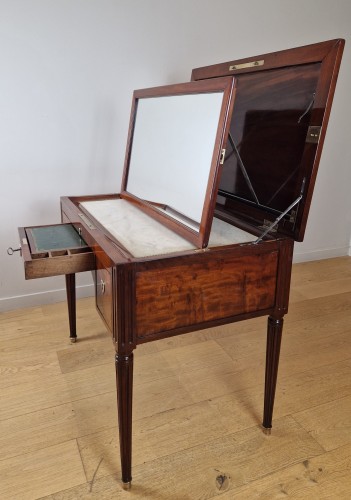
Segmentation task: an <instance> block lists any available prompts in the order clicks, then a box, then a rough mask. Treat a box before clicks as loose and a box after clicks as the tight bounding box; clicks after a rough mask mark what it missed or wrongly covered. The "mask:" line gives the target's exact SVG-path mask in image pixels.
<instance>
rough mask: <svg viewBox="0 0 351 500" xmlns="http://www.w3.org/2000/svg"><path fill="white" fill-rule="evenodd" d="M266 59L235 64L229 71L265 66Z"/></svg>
mask: <svg viewBox="0 0 351 500" xmlns="http://www.w3.org/2000/svg"><path fill="white" fill-rule="evenodd" d="M263 65H264V59H261V60H260V61H250V62H247V63H242V64H235V65H233V66H229V71H234V70H235V69H246V68H255V67H256V66H263Z"/></svg>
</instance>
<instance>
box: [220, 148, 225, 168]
mask: <svg viewBox="0 0 351 500" xmlns="http://www.w3.org/2000/svg"><path fill="white" fill-rule="evenodd" d="M224 158H225V149H222V151H221V157H220V159H219V164H220V165H223V163H224Z"/></svg>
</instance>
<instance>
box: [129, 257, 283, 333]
mask: <svg viewBox="0 0 351 500" xmlns="http://www.w3.org/2000/svg"><path fill="white" fill-rule="evenodd" d="M277 265H278V252H277V251H272V252H269V253H262V254H253V255H246V256H242V257H234V256H228V257H227V258H226V259H223V258H220V257H213V258H212V259H209V260H207V261H206V262H202V261H199V262H193V263H192V264H190V265H189V264H188V263H187V262H184V263H180V264H178V265H176V266H172V267H169V268H165V269H157V268H156V269H150V270H145V271H142V272H138V273H137V277H136V290H137V300H136V330H137V336H138V337H139V338H140V337H145V336H148V335H152V334H155V333H157V332H161V331H167V330H172V329H175V328H181V327H184V326H190V325H196V324H199V323H204V322H206V321H213V320H217V319H221V318H226V317H228V318H229V317H231V316H235V315H240V314H246V313H250V312H253V311H263V310H267V309H269V308H272V307H274V304H275V295H276V280H277Z"/></svg>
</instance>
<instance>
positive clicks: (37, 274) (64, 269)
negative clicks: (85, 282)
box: [18, 224, 96, 279]
mask: <svg viewBox="0 0 351 500" xmlns="http://www.w3.org/2000/svg"><path fill="white" fill-rule="evenodd" d="M18 232H19V237H20V245H21V251H22V257H23V261H24V272H25V278H26V279H33V278H45V277H48V276H58V275H62V274H74V273H79V272H82V271H91V270H93V269H95V268H96V265H95V256H94V253H93V251H92V249H91V248H90V247H88V246H87V244H86V243H85V241H84V239H83V237H82V236H81V235H80V234H79V233H78V231H77V230H76V229H75V228H74V226H73V225H72V224H53V225H50V226H31V227H20V228H19V229H18Z"/></svg>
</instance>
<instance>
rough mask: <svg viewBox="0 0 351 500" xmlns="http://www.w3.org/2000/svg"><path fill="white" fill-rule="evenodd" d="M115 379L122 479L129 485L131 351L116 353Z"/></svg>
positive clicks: (131, 385) (130, 463)
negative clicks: (129, 352)
mask: <svg viewBox="0 0 351 500" xmlns="http://www.w3.org/2000/svg"><path fill="white" fill-rule="evenodd" d="M116 380H117V409H118V426H119V443H120V451H121V467H122V481H123V483H124V485H125V486H130V483H131V480H132V399H133V353H131V354H129V355H126V354H118V353H117V354H116Z"/></svg>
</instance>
